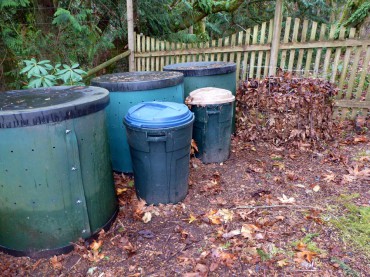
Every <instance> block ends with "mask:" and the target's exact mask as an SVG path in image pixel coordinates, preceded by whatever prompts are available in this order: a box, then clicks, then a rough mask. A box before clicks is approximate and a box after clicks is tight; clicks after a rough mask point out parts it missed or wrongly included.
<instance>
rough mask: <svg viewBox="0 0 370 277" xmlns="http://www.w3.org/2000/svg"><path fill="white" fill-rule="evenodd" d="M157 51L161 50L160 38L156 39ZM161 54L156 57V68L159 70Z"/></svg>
mask: <svg viewBox="0 0 370 277" xmlns="http://www.w3.org/2000/svg"><path fill="white" fill-rule="evenodd" d="M155 51H160V42H159V40H158V39H156V40H155ZM159 60H160V58H159V56H156V57H155V70H156V71H159V70H160V65H159Z"/></svg>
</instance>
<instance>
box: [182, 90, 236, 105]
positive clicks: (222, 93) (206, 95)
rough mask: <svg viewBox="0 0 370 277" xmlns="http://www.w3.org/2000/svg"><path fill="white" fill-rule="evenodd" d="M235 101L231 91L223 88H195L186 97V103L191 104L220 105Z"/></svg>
mask: <svg viewBox="0 0 370 277" xmlns="http://www.w3.org/2000/svg"><path fill="white" fill-rule="evenodd" d="M233 101H235V96H234V95H232V93H231V91H229V90H226V89H221V88H214V87H205V88H199V89H196V90H193V91H192V92H190V94H189V96H188V97H187V98H186V100H185V103H186V104H189V105H199V106H206V105H218V104H225V103H230V102H233Z"/></svg>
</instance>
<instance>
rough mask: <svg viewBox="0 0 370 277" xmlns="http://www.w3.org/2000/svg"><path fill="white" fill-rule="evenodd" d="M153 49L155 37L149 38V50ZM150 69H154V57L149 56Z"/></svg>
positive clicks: (152, 50)
mask: <svg viewBox="0 0 370 277" xmlns="http://www.w3.org/2000/svg"><path fill="white" fill-rule="evenodd" d="M154 51H155V39H154V38H150V52H154ZM150 70H151V71H155V57H153V56H151V57H150Z"/></svg>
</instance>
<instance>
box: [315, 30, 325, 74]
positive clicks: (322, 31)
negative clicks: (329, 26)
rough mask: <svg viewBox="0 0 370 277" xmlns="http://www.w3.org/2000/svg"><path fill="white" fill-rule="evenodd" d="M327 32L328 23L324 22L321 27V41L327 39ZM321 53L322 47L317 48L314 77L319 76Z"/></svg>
mask: <svg viewBox="0 0 370 277" xmlns="http://www.w3.org/2000/svg"><path fill="white" fill-rule="evenodd" d="M325 33H326V24H322V25H321V29H320V38H319V41H323V40H324V39H325ZM321 54H322V48H319V49H317V52H316V57H315V65H314V77H317V76H318V75H319V67H320V61H321Z"/></svg>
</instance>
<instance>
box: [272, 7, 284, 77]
mask: <svg viewBox="0 0 370 277" xmlns="http://www.w3.org/2000/svg"><path fill="white" fill-rule="evenodd" d="M282 7H283V0H276V6H275V15H274V29H273V33H272V42H271V58H270V66H269V69H270V70H269V75H275V73H276V66H277V61H278V54H279V44H280V33H281V18H282V16H283V9H282Z"/></svg>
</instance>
